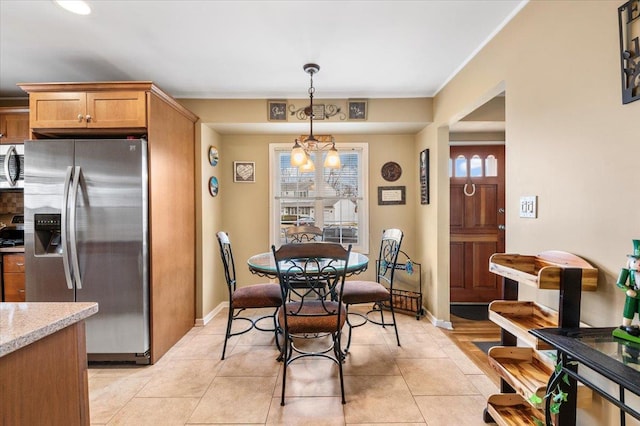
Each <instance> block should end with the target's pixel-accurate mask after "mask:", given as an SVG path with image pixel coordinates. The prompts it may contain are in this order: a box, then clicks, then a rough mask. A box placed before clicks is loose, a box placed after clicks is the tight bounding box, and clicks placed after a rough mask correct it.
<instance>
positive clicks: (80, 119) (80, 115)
mask: <svg viewBox="0 0 640 426" xmlns="http://www.w3.org/2000/svg"><path fill="white" fill-rule="evenodd" d="M83 118H84V116H83V115H82V114H78V123H82V119H83Z"/></svg>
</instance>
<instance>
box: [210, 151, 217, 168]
mask: <svg viewBox="0 0 640 426" xmlns="http://www.w3.org/2000/svg"><path fill="white" fill-rule="evenodd" d="M209 164H211V165H212V166H215V165H216V164H218V148H216V147H215V146H210V147H209Z"/></svg>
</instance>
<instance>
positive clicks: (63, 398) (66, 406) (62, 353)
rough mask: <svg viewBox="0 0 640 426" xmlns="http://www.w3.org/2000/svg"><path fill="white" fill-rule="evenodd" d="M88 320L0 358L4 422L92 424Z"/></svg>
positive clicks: (0, 416)
mask: <svg viewBox="0 0 640 426" xmlns="http://www.w3.org/2000/svg"><path fill="white" fill-rule="evenodd" d="M85 348H86V346H85V325H84V321H82V322H79V323H76V324H73V325H71V326H69V327H66V328H63V329H62V330H60V331H57V332H55V333H53V334H51V335H49V336H47V337H45V338H43V339H41V340H38V341H36V342H34V343H32V344H30V345H27V346H25V347H23V348H22V349H18V350H17V351H15V352H12V353H10V354H8V355H6V356H4V357H2V359H1V362H0V393H1V394H2V397H0V419H1V422H0V425H2V426H10V425H43V424H47V425H65V426H76V425H78V426H88V425H89V390H88V379H87V355H86V349H85Z"/></svg>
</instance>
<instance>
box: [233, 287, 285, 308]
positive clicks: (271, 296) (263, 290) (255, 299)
mask: <svg viewBox="0 0 640 426" xmlns="http://www.w3.org/2000/svg"><path fill="white" fill-rule="evenodd" d="M280 305H282V294H281V293H280V285H279V284H253V285H250V286H246V287H238V288H237V289H236V291H235V292H234V293H233V307H234V308H277V307H278V306H280Z"/></svg>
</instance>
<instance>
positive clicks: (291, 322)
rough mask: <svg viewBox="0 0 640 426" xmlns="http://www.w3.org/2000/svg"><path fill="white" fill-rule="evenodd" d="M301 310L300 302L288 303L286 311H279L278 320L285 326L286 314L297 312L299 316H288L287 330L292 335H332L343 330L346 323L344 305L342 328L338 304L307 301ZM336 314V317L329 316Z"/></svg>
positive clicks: (341, 306)
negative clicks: (329, 313) (331, 313)
mask: <svg viewBox="0 0 640 426" xmlns="http://www.w3.org/2000/svg"><path fill="white" fill-rule="evenodd" d="M299 309H300V302H288V303H287V304H286V305H285V308H284V310H283V309H282V308H281V309H279V310H278V320H279V321H280V324H282V325H284V313H285V310H286V311H287V312H295V313H298V315H288V316H287V328H288V330H289V333H291V334H302V333H331V332H335V331H337V330H338V329H342V327H343V326H344V323H345V319H346V315H347V311H346V308H345V306H344V304H343V303H341V304H340V326H339V327H338V302H333V301H329V300H325V301H324V306H323V303H322V301H320V300H311V301H305V302H304V305H303V306H302V310H301V311H300V312H298V310H299ZM327 312H334V313H335V315H328V314H327Z"/></svg>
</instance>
